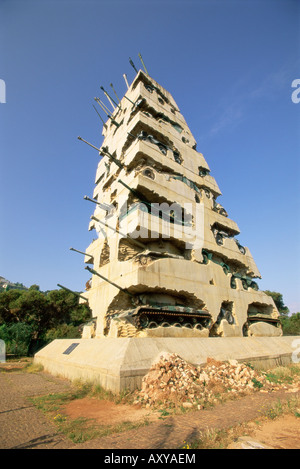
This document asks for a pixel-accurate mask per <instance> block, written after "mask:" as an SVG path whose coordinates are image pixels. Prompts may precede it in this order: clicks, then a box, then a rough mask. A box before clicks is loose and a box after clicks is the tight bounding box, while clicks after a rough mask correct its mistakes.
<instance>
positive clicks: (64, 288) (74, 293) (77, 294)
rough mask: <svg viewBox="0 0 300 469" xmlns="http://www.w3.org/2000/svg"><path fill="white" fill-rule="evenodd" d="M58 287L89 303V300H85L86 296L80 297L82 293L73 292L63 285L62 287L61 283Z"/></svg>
mask: <svg viewBox="0 0 300 469" xmlns="http://www.w3.org/2000/svg"><path fill="white" fill-rule="evenodd" d="M57 286H58V287H60V288H62V289H63V290H66V291H68V292H70V293H73V295H76V296H78V297H79V298H82V299H83V300H85V301H88V299H87V298H85V296H82V295H80V293H77V292H75V291H73V290H70V289H69V288H67V287H64V286H63V285H60V284H59V283H58V284H57Z"/></svg>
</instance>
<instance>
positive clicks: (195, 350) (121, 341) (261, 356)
mask: <svg viewBox="0 0 300 469" xmlns="http://www.w3.org/2000/svg"><path fill="white" fill-rule="evenodd" d="M297 339H298V341H299V337H293V336H290V337H223V338H218V337H211V338H158V337H155V338H154V337H153V338H129V339H127V338H103V339H57V340H54V341H53V342H51V343H50V344H49V345H47V346H46V347H45V348H43V349H42V350H40V351H39V352H38V353H37V354H36V355H35V358H34V361H35V363H40V364H42V365H43V366H44V369H45V370H46V371H48V372H50V373H52V374H53V375H55V376H62V377H65V378H68V379H71V380H76V379H78V380H82V381H86V382H92V383H95V384H100V385H101V386H102V387H103V388H105V389H109V390H111V391H113V392H115V393H119V392H121V391H123V390H125V389H130V390H133V389H136V388H138V387H140V386H141V382H142V378H143V376H145V374H146V373H147V372H148V370H149V368H150V366H151V364H152V363H153V361H154V360H155V359H156V358H157V357H158V355H159V354H160V353H162V352H171V353H177V354H178V355H179V356H180V357H181V358H183V359H184V360H186V361H187V362H189V363H193V364H195V365H201V364H205V363H206V360H207V358H215V359H216V360H221V361H225V360H230V359H235V360H238V361H241V362H246V363H251V364H252V365H253V366H254V367H256V368H257V369H268V368H272V367H274V366H278V365H286V364H288V363H291V361H292V354H293V352H295V347H296V345H297V344H296V342H295V341H296V340H297ZM72 344H78V345H77V346H76V347H75V348H74V350H73V351H71V352H70V353H69V354H66V353H64V352H66V351H67V349H68V347H69V346H70V345H72Z"/></svg>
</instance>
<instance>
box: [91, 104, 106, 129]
mask: <svg viewBox="0 0 300 469" xmlns="http://www.w3.org/2000/svg"><path fill="white" fill-rule="evenodd" d="M93 108H94V109H95V111H96V112H97V114H98V116H99V117H100V119H101V122H102V124H103V127H105V128H106V129H107V125H106V124H105V122H104V120H103V119H102V117H101V115H100V113H99V112H98V111H97V109H96V107H95V106H94V105H93Z"/></svg>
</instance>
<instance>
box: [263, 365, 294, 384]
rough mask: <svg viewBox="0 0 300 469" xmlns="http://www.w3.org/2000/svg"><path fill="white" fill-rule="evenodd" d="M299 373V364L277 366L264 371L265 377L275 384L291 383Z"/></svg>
mask: <svg viewBox="0 0 300 469" xmlns="http://www.w3.org/2000/svg"><path fill="white" fill-rule="evenodd" d="M299 375H300V364H299V363H294V364H292V365H288V366H278V367H277V368H273V369H272V370H270V371H268V372H267V373H266V375H265V376H266V379H268V380H269V381H271V382H273V383H276V384H291V383H292V382H293V380H294V379H295V378H296V377H297V376H299Z"/></svg>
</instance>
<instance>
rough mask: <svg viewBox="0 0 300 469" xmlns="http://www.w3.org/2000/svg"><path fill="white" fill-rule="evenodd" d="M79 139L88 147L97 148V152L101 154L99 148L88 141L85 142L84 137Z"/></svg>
mask: <svg viewBox="0 0 300 469" xmlns="http://www.w3.org/2000/svg"><path fill="white" fill-rule="evenodd" d="M77 138H78V140H81V141H82V142H84V143H86V144H87V145H89V146H90V147H92V148H95V150H97V151H98V152H99V153H100V149H99V148H97V147H95V145H92V144H91V143H89V142H87V141H86V140H84V139H83V138H82V137H80V136H78V137H77Z"/></svg>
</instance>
